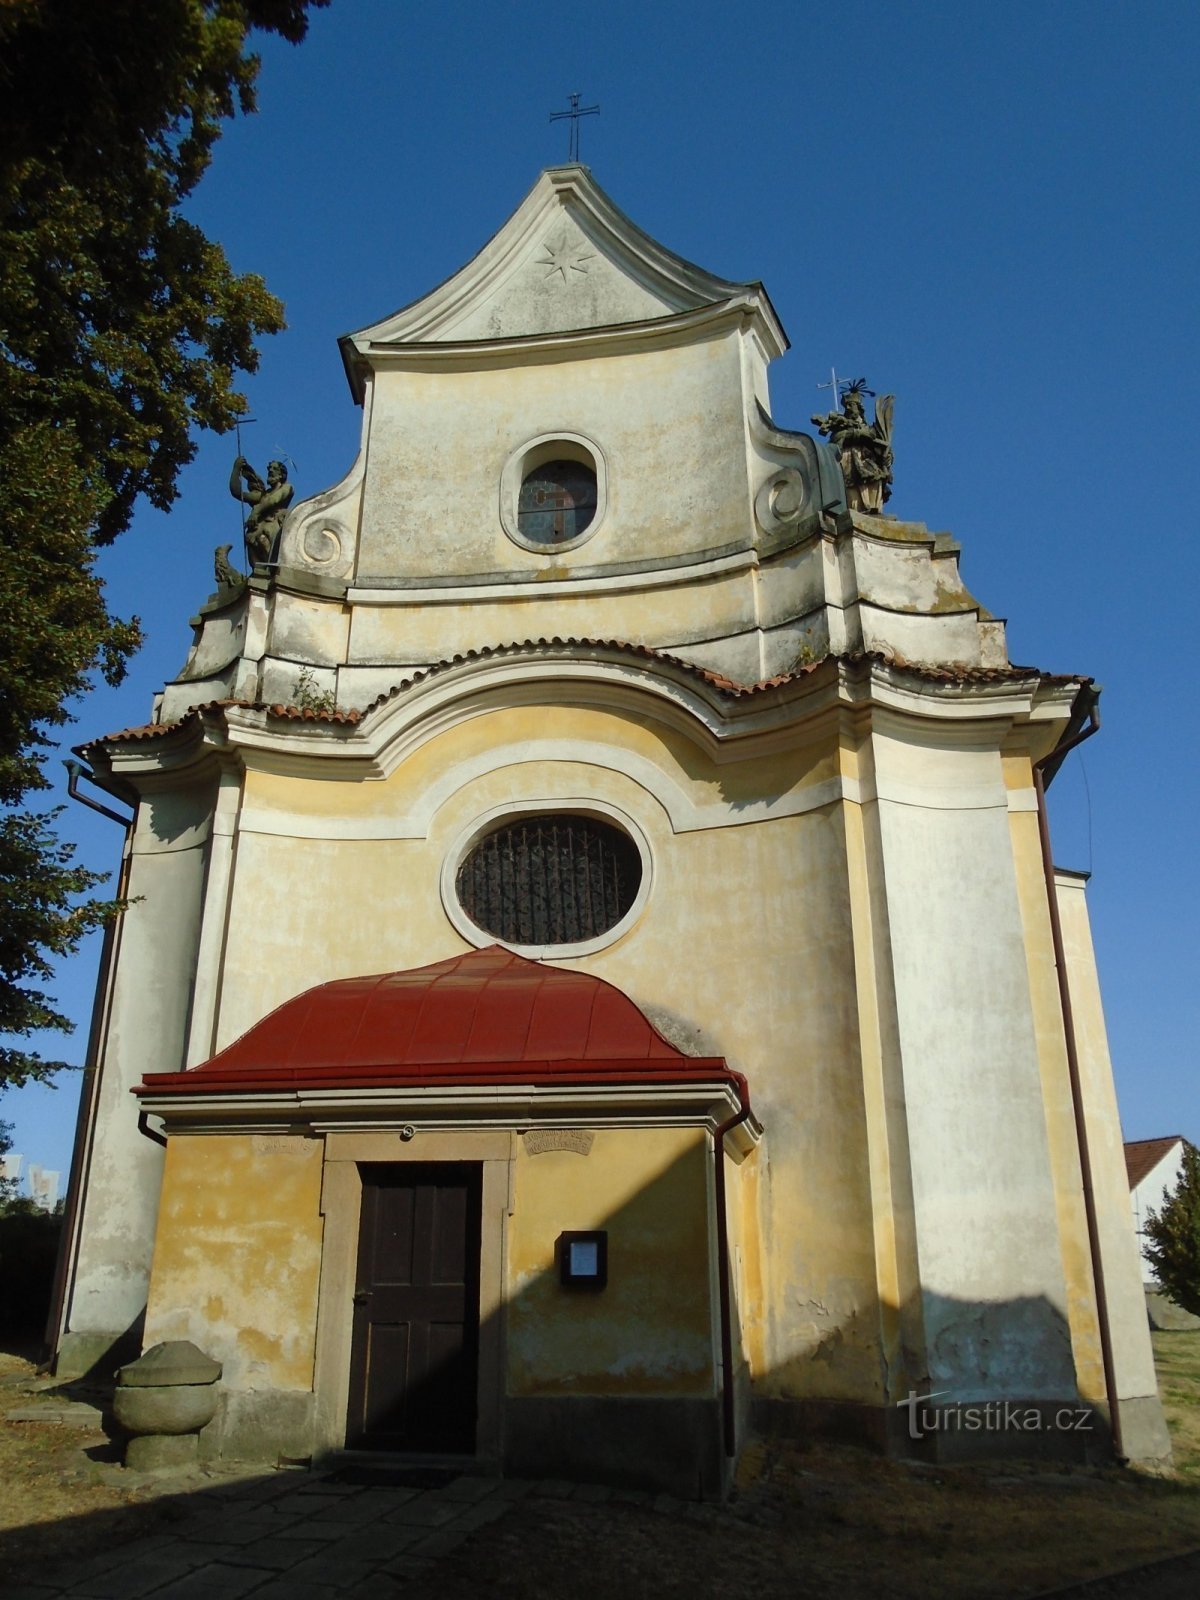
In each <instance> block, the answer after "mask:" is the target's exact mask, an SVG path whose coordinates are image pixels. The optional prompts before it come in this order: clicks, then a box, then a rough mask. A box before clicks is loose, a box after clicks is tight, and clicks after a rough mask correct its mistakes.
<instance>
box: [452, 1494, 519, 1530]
mask: <svg viewBox="0 0 1200 1600" xmlns="http://www.w3.org/2000/svg"><path fill="white" fill-rule="evenodd" d="M511 1505H512V1501H511V1500H501V1499H500V1498H499V1496H498V1495H493V1496H492V1497H491V1499H490V1500H479V1501H477V1502H476V1503H475V1505H473V1506H467V1507H466V1509H465V1510H464V1511H463V1512H462V1514H461V1516H457V1517H455V1519H454V1521H453V1522H452V1523H451V1524H450V1526H451V1527H454V1528H462V1529H463V1531H464V1532H466V1533H474V1531H475V1529H476V1528H485V1527H486V1526H487V1525H488V1523H489V1522H498V1521H499V1520H500V1518H501V1517H503V1516H504V1515H506V1513H507V1512H508V1510H509V1508H510V1507H511Z"/></svg>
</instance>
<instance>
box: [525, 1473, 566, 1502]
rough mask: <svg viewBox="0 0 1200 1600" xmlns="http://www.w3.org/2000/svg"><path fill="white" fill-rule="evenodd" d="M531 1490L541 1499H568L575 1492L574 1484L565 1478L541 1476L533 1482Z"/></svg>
mask: <svg viewBox="0 0 1200 1600" xmlns="http://www.w3.org/2000/svg"><path fill="white" fill-rule="evenodd" d="M533 1492H534V1494H537V1495H541V1497H542V1499H543V1500H569V1499H570V1498H571V1496H572V1495H573V1494H574V1493H575V1485H574V1484H573V1483H568V1482H567V1480H566V1479H565V1478H542V1479H541V1480H540V1481H539V1482H537V1483H535V1484H534V1486H533Z"/></svg>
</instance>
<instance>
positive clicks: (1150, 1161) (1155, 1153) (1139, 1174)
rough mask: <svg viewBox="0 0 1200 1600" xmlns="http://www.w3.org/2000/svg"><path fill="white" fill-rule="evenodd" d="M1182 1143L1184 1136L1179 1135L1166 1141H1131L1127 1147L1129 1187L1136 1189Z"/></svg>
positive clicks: (1169, 1136)
mask: <svg viewBox="0 0 1200 1600" xmlns="http://www.w3.org/2000/svg"><path fill="white" fill-rule="evenodd" d="M1182 1143H1183V1135H1182V1134H1179V1133H1172V1134H1170V1135H1168V1137H1167V1138H1165V1139H1131V1140H1130V1141H1129V1142H1128V1144H1126V1146H1125V1171H1126V1172H1127V1173H1128V1174H1129V1187H1130V1188H1131V1189H1136V1188H1137V1186H1138V1184H1139V1183H1141V1181H1142V1179H1143V1178H1146V1177H1149V1175H1150V1173H1152V1172H1153V1171H1154V1169H1155V1167H1156V1166H1157V1165H1158V1163H1159V1162H1160V1161H1161V1160H1162V1159H1163V1157H1164V1156H1166V1155H1169V1154H1170V1152H1171V1151H1172V1150H1173V1149H1174V1148H1175V1146H1176V1145H1177V1144H1182Z"/></svg>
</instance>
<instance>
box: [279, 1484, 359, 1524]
mask: <svg viewBox="0 0 1200 1600" xmlns="http://www.w3.org/2000/svg"><path fill="white" fill-rule="evenodd" d="M346 1504H347V1502H346V1501H345V1500H344V1499H342V1497H341V1496H340V1495H336V1494H298V1493H297V1492H296V1491H295V1490H294V1489H293V1490H292V1492H291V1493H290V1494H286V1495H281V1496H280V1498H279V1499H278V1500H273V1501H272V1502H271V1506H270V1510H271V1511H272V1512H274V1514H275V1515H276V1516H278V1517H319V1516H322V1515H327V1516H330V1517H336V1516H339V1515H340V1514H341V1512H342V1509H343V1508H344V1507H345V1506H346ZM345 1520H346V1521H348V1522H349V1521H353V1520H354V1519H353V1518H351V1517H347V1518H346V1519H345Z"/></svg>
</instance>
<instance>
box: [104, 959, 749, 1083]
mask: <svg viewBox="0 0 1200 1600" xmlns="http://www.w3.org/2000/svg"><path fill="white" fill-rule="evenodd" d="M701 1082H704V1083H708V1084H721V1085H724V1086H726V1088H727V1089H732V1090H733V1094H734V1098H735V1101H736V1102H737V1103H741V1104H745V1080H744V1079H743V1078H742V1076H741V1074H740V1073H737V1072H733V1071H731V1070H730V1068H729V1067H728V1066H727V1065H726V1062H725V1059H724V1057H723V1056H688V1055H684V1054H683V1052H682V1051H681V1050H679V1049H677V1048H676V1047H675V1046H674V1045H673V1044H670V1043H669V1042H668V1041H667V1040H666V1039H664V1038H663V1036H662V1035H661V1034H660V1033H659V1032H658V1031H657V1029H656V1028H655V1027H654V1026H653V1025H652V1024H651V1023H650V1022H649V1021H648V1019H647V1018H646V1017H645V1016H643V1014H642V1013H641V1011H639V1009H638V1008H637V1006H636V1005H634V1003H633V1001H632V1000H630V999H629V997H628V996H627V995H624V994H622V993H621V991H620V990H619V989H616V988H614V987H613V985H612V984H610V983H605V982H604V981H603V980H602V979H600V978H595V977H592V976H591V975H590V974H588V973H585V972H571V971H567V970H566V969H564V968H562V967H552V966H546V965H544V964H543V963H542V962H538V961H530V960H527V959H526V958H525V957H524V956H519V955H516V954H514V953H513V952H512V951H511V950H506V949H503V948H502V947H501V946H499V945H490V946H488V947H487V948H486V949H483V950H472V951H469V952H468V953H467V954H465V955H460V956H453V957H451V958H450V959H449V960H446V961H437V962H434V963H433V964H432V965H431V966H427V967H416V968H414V969H413V970H412V971H409V972H390V973H384V974H381V975H377V976H373V977H362V978H342V979H338V980H337V981H335V982H333V983H322V984H318V985H317V986H316V987H315V988H312V989H307V990H305V992H304V993H303V994H300V995H297V996H296V997H295V998H294V999H292V1000H288V1001H286V1002H285V1003H284V1004H283V1005H281V1006H280V1007H279V1008H278V1009H277V1010H276V1011H273V1012H271V1013H270V1015H269V1016H266V1017H264V1018H263V1020H262V1021H261V1022H258V1023H256V1024H255V1025H254V1027H252V1028H251V1029H250V1030H249V1032H247V1033H244V1034H243V1035H242V1036H241V1038H240V1039H236V1040H235V1041H234V1042H233V1043H232V1044H230V1045H227V1046H226V1048H225V1049H224V1050H221V1051H219V1052H218V1053H217V1054H216V1055H215V1056H213V1057H211V1059H210V1060H208V1061H206V1062H204V1063H203V1064H202V1065H201V1066H199V1067H194V1068H191V1069H190V1070H188V1071H186V1072H154V1073H147V1075H146V1077H145V1079H144V1080H143V1082H142V1083H140V1084H139V1085H138V1086H137V1087H136V1088H135V1090H134V1093H135V1094H137V1095H138V1096H140V1097H141V1098H142V1099H143V1100H144V1101H146V1100H153V1101H160V1100H162V1099H164V1098H165V1099H166V1100H168V1101H169V1100H170V1099H171V1098H172V1097H174V1096H187V1097H189V1098H190V1097H194V1096H197V1095H219V1096H221V1097H225V1096H229V1095H263V1094H268V1095H269V1094H271V1093H272V1092H281V1091H282V1092H286V1091H288V1090H293V1091H319V1090H326V1089H327V1090H343V1091H344V1090H347V1089H352V1088H363V1089H383V1088H388V1087H394V1088H397V1089H406V1088H418V1087H430V1088H432V1087H435V1086H441V1085H445V1086H449V1085H486V1084H491V1085H501V1084H515V1083H522V1084H532V1085H537V1084H546V1085H550V1084H563V1083H575V1084H596V1085H600V1084H606V1083H607V1084H612V1085H614V1086H615V1085H617V1084H646V1085H650V1084H655V1083H659V1084H662V1085H663V1086H664V1087H666V1086H668V1085H671V1084H674V1085H681V1084H684V1083H687V1084H697V1083H701Z"/></svg>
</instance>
